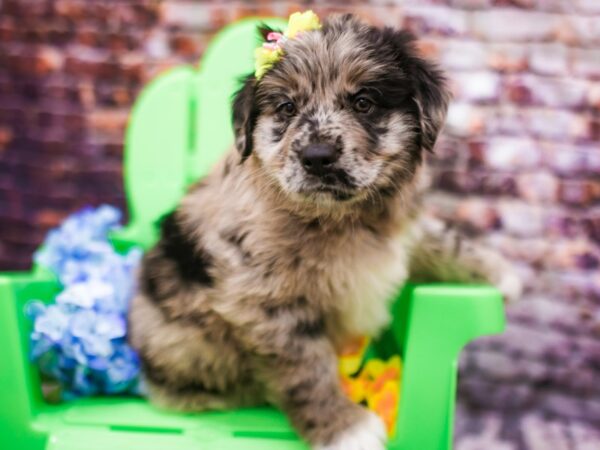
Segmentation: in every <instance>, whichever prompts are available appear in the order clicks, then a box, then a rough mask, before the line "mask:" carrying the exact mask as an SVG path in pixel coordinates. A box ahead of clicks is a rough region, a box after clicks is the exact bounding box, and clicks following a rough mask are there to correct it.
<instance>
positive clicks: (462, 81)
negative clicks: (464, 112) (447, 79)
mask: <svg viewBox="0 0 600 450" xmlns="http://www.w3.org/2000/svg"><path fill="white" fill-rule="evenodd" d="M500 82H501V78H500V76H499V75H498V74H496V73H494V72H491V71H478V72H457V73H454V74H453V75H452V86H453V91H454V94H455V95H456V97H457V98H460V99H462V100H466V101H472V102H478V103H486V102H492V101H495V100H497V99H498V98H499V97H500V93H501V85H500Z"/></svg>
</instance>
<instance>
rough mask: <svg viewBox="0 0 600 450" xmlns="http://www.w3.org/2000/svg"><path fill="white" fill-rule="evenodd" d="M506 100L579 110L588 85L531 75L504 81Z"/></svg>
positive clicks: (583, 103) (585, 100)
mask: <svg viewBox="0 0 600 450" xmlns="http://www.w3.org/2000/svg"><path fill="white" fill-rule="evenodd" d="M505 80H506V81H505V88H506V90H507V96H508V98H509V99H510V100H511V101H513V102H515V103H518V104H534V105H539V106H549V107H553V108H581V107H582V106H584V105H585V104H586V102H587V98H586V97H587V96H588V94H589V91H590V88H589V84H588V83H586V82H585V81H581V80H573V79H568V78H564V79H555V78H548V77H536V76H533V75H521V76H511V77H508V78H506V79H505Z"/></svg>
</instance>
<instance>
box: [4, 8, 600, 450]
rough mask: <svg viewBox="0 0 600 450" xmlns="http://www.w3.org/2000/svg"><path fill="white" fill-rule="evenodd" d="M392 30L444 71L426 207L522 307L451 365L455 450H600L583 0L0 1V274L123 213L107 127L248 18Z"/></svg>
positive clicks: (599, 51) (597, 34)
mask: <svg viewBox="0 0 600 450" xmlns="http://www.w3.org/2000/svg"><path fill="white" fill-rule="evenodd" d="M307 6H310V7H311V8H313V9H315V10H316V12H318V13H319V14H326V13H328V12H332V11H352V12H355V13H358V14H360V15H362V16H364V17H366V18H368V19H370V20H371V21H373V22H375V23H385V24H389V25H394V26H404V27H407V28H410V29H412V30H414V31H415V32H417V33H418V34H419V35H420V36H421V37H422V44H421V48H422V50H423V52H424V53H425V54H427V55H429V56H431V57H433V58H435V59H437V60H438V61H439V62H440V64H441V65H442V66H443V67H445V68H446V69H447V71H448V72H449V74H450V75H451V79H452V85H453V89H454V92H455V101H454V104H453V105H452V107H451V109H450V113H449V117H448V122H447V126H446V131H445V134H444V136H443V138H442V139H441V141H440V143H439V146H438V150H437V157H436V159H435V162H434V165H433V167H434V171H433V174H434V177H433V179H434V182H435V190H434V193H433V195H432V197H431V205H432V208H434V210H435V211H436V213H437V214H439V215H440V216H442V217H444V218H446V219H448V220H451V221H453V222H455V223H457V224H459V225H460V226H461V227H463V228H464V229H465V230H466V231H467V232H469V233H471V234H473V235H476V236H478V237H479V238H480V239H483V240H485V241H487V242H489V243H490V244H491V245H493V246H494V247H496V248H498V249H499V250H500V251H502V252H503V253H504V254H506V255H507V256H508V257H510V258H511V259H512V260H514V262H515V264H516V265H517V267H518V268H519V270H520V273H521V274H522V277H523V279H524V280H525V283H526V285H527V293H526V296H525V298H524V299H523V300H522V301H521V302H520V303H519V304H517V305H514V306H511V307H510V308H509V311H508V316H509V325H508V330H507V332H506V334H504V335H503V336H501V337H495V338H490V339H486V340H483V341H479V342H477V343H476V344H473V345H471V346H469V348H468V349H467V351H466V352H465V354H464V356H463V358H462V361H461V371H462V376H461V379H460V383H459V384H460V386H459V391H460V406H459V414H458V419H457V426H456V428H457V430H456V441H457V448H458V449H459V450H495V449H498V450H500V449H501V450H513V449H514V450H521V449H531V450H554V449H557V450H562V449H565V450H566V449H578V450H579V449H581V450H584V449H585V450H591V449H598V448H600V308H599V307H598V306H599V305H600V270H599V266H600V1H598V0H437V1H436V0H429V1H411V0H406V1H401V0H397V1H395V2H394V1H390V0H371V1H368V2H358V1H346V2H342V1H339V2H335V1H331V2H319V3H316V2H314V3H311V2H308V3H302V2H276V1H273V0H271V1H267V0H262V1H261V0H257V1H253V2H216V1H213V2H210V1H193V2H192V1H175V0H164V1H162V2H161V1H150V0H122V1H116V0H115V1H100V0H0V269H25V268H27V267H28V266H29V265H30V263H31V253H32V252H33V250H34V249H35V248H36V246H37V245H38V244H39V243H40V242H41V240H42V239H43V237H44V234H45V232H46V230H47V229H48V228H49V227H52V226H55V225H56V224H57V223H59V221H60V220H61V219H62V218H63V217H64V216H65V215H66V214H68V213H69V212H72V211H74V210H75V209H77V208H79V207H81V206H83V205H86V204H99V203H102V202H106V203H111V204H115V205H118V206H121V207H124V193H123V185H122V181H121V176H122V173H121V170H122V169H121V159H122V141H123V131H124V127H125V125H126V120H127V117H128V113H129V110H130V107H131V104H132V101H133V99H134V98H135V96H136V94H137V93H138V92H139V90H140V88H141V87H142V86H143V85H144V83H146V82H147V81H148V80H150V79H151V78H153V77H154V76H155V75H157V74H158V73H160V72H161V71H163V70H165V69H166V68H168V67H172V66H175V65H179V64H184V63H187V64H193V63H196V62H197V60H198V59H199V57H200V56H201V55H202V52H203V50H204V48H205V46H206V44H207V42H208V41H209V40H210V38H211V36H212V35H213V34H214V33H215V32H216V31H217V30H218V29H219V28H220V27H221V26H223V25H224V24H226V23H228V22H230V21H232V20H235V19H237V18H240V17H243V16H247V15H256V14H259V15H284V16H285V15H287V14H289V13H290V12H293V11H295V10H300V9H305V8H306V7H307Z"/></svg>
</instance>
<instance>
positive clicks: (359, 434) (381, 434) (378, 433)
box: [314, 412, 386, 450]
mask: <svg viewBox="0 0 600 450" xmlns="http://www.w3.org/2000/svg"><path fill="white" fill-rule="evenodd" d="M385 441H386V431H385V426H384V424H383V422H382V420H381V419H380V418H379V417H378V416H377V415H375V414H374V413H372V412H365V415H364V417H363V418H362V419H361V421H360V422H357V423H356V424H354V425H353V426H352V427H350V428H348V429H347V430H344V431H342V432H341V433H340V434H339V436H338V437H336V438H335V439H334V440H333V442H331V443H330V444H328V445H317V446H315V447H314V450H384V449H385Z"/></svg>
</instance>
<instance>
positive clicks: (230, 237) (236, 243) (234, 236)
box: [221, 230, 252, 261]
mask: <svg viewBox="0 0 600 450" xmlns="http://www.w3.org/2000/svg"><path fill="white" fill-rule="evenodd" d="M221 237H222V238H223V239H224V240H225V241H226V242H227V243H228V244H230V245H232V246H233V247H235V248H236V249H237V250H238V252H239V253H240V254H241V255H242V259H243V260H244V261H248V260H250V259H252V254H251V253H250V252H249V251H248V250H246V249H245V248H244V240H245V239H246V238H247V237H248V232H247V231H244V232H240V230H232V231H229V232H224V233H222V234H221Z"/></svg>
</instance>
